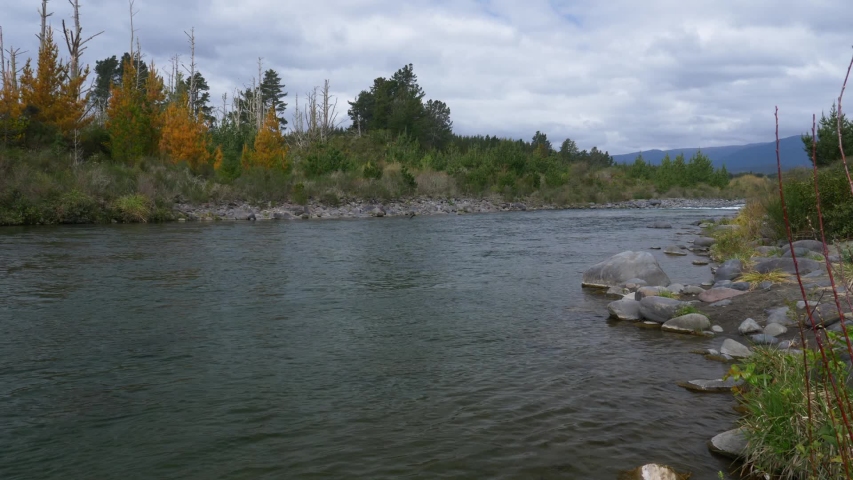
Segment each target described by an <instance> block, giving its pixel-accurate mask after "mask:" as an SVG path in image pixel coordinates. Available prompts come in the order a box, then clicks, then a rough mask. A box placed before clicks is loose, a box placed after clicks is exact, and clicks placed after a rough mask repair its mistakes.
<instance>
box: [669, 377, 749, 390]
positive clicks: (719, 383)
mask: <svg viewBox="0 0 853 480" xmlns="http://www.w3.org/2000/svg"><path fill="white" fill-rule="evenodd" d="M741 385H743V381H742V380H733V379H731V378H729V379H726V380H722V379H720V380H690V381H689V382H681V383H679V384H678V386H679V387H682V388H686V389H688V390H691V391H694V392H704V393H718V392H720V393H722V392H731V391H732V388H734V387H739V386H741Z"/></svg>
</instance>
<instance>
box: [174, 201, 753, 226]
mask: <svg viewBox="0 0 853 480" xmlns="http://www.w3.org/2000/svg"><path fill="white" fill-rule="evenodd" d="M742 203H743V201H742V200H720V199H660V200H657V199H653V200H632V201H628V202H618V203H607V204H578V205H570V206H568V207H557V206H556V205H553V204H536V205H532V204H527V203H522V202H500V201H493V200H489V199H470V198H458V199H432V198H427V197H417V198H411V199H404V200H397V201H392V202H386V203H380V202H370V201H349V202H344V203H342V204H340V205H325V204H322V203H318V202H310V203H308V204H307V205H300V204H292V203H283V204H278V205H273V204H272V203H271V202H268V203H267V205H266V206H259V205H255V204H251V203H248V202H228V203H204V204H189V203H177V204H176V205H175V206H174V213H175V215H176V217H177V219H178V220H179V221H196V220H298V219H303V220H307V219H314V218H325V219H334V218H370V217H400V216H405V217H412V216H415V215H463V214H467V213H494V212H508V211H526V210H556V209H558V208H566V209H588V208H608V209H610V208H721V207H734V206H737V205H739V204H742Z"/></svg>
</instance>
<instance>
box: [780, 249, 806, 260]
mask: <svg viewBox="0 0 853 480" xmlns="http://www.w3.org/2000/svg"><path fill="white" fill-rule="evenodd" d="M793 252H794V253H793V254H792V253H791V250H790V249H788V250H785V251H784V252H783V253H782V256H783V257H785V258H792V257H793V256H794V255H795V254H796V255H797V258H803V257H805V256H806V255H808V254H810V253H812V251H811V250H809V249H808V248H803V247H794V250H793Z"/></svg>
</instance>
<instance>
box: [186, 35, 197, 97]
mask: <svg viewBox="0 0 853 480" xmlns="http://www.w3.org/2000/svg"><path fill="white" fill-rule="evenodd" d="M184 35H186V36H187V41H188V42H189V44H190V66H189V68H187V66H186V65H184V66H183V67H184V70H186V71H187V73H189V74H190V78H189V87H190V88H189V92H187V97H188V99H189V107H190V112H195V105H196V100H197V99H196V96H197V94H198V93H197V92H196V85H195V67H196V64H195V27H193V28H191V29H190V33H187V32H184Z"/></svg>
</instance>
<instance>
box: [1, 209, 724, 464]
mask: <svg viewBox="0 0 853 480" xmlns="http://www.w3.org/2000/svg"><path fill="white" fill-rule="evenodd" d="M720 213H721V212H719V211H707V210H613V211H600V210H599V211H589V210H567V211H541V212H516V213H498V214H482V215H466V216H435V217H415V218H413V219H407V218H388V219H371V220H334V221H332V220H326V221H313V220H312V221H305V222H255V223H252V222H236V223H235V222H218V223H186V224H177V223H175V224H165V225H107V226H79V227H78V226H63V227H28V228H24V227H7V228H0V478H3V479H24V478H27V479H28V478H39V479H53V478H56V479H60V478H62V479H65V478H98V479H108V478H109V479H111V478H120V479H123V480H126V479H132V478H158V479H165V478H180V479H196V478H197V479H214V478H222V479H249V478H252V479H254V478H300V479H301V478H370V479H391V478H401V477H407V478H535V479H599V478H600V479H613V478H616V476H617V475H618V473H619V472H620V471H622V470H626V469H631V468H634V467H637V466H639V465H642V464H645V463H649V462H662V463H667V464H670V465H672V466H674V467H676V468H678V469H680V470H686V471H692V472H693V477H692V478H693V479H694V480H696V479H699V480H701V479H706V478H707V479H716V478H717V475H716V472H717V471H718V470H725V469H726V468H727V466H728V462H727V461H725V460H722V459H719V458H717V457H714V456H712V455H711V454H710V453H708V450H707V447H706V442H707V441H708V440H709V439H710V438H711V437H712V436H713V435H715V434H716V433H719V432H722V431H724V430H726V429H729V428H731V427H732V425H733V424H734V422H735V420H736V414H735V413H734V412H733V411H732V406H733V404H734V400H733V399H732V397H731V396H730V395H700V394H695V393H691V392H687V391H685V390H683V389H681V388H679V387H677V386H676V382H678V381H682V380H690V379H694V378H719V376H721V375H722V374H723V373H724V372H725V368H726V367H725V366H724V365H722V364H717V363H714V362H709V361H707V360H705V359H704V358H703V357H701V356H699V355H695V354H691V353H690V351H691V350H694V349H697V348H712V347H717V346H718V344H719V343H720V342H721V339H716V340H714V339H703V338H693V337H683V336H677V335H674V334H663V333H661V332H659V331H649V330H643V329H638V328H636V327H635V326H633V325H630V324H620V323H613V322H608V321H607V320H606V318H605V317H606V315H607V312H606V305H607V303H608V300H607V299H605V298H604V297H603V296H601V295H597V294H594V293H592V292H588V291H584V290H582V289H581V287H580V281H581V273H582V272H583V270H584V269H586V268H587V267H589V266H590V265H592V264H594V263H596V262H598V261H600V260H603V259H605V258H607V257H609V256H610V255H612V254H615V253H618V252H620V251H623V250H648V248H649V247H650V246H666V245H670V244H674V243H676V241H677V240H676V239H677V238H678V237H677V236H676V233H677V232H679V231H684V230H682V227H685V226H686V225H687V224H688V223H689V222H691V221H693V220H695V219H699V218H707V217H709V216H715V215H719V214H720ZM654 220H664V221H669V222H672V223H673V225H674V226H675V227H676V228H675V229H673V230H655V229H649V228H645V226H646V225H647V224H648V223H650V222H651V221H654ZM685 238H687V237H685ZM655 255H656V256H658V258H659V259H660V262H661V264H662V266H663V268H664V269H665V270H666V271H667V273H668V274H669V276H670V277H671V278H672V279H673V281H681V282H683V283H686V282H699V281H703V280H707V279H708V278H709V277H710V273H709V271H708V267H695V266H692V265H691V262H690V257H681V258H667V257H665V256H664V255H663V254H661V253H660V252H655Z"/></svg>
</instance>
